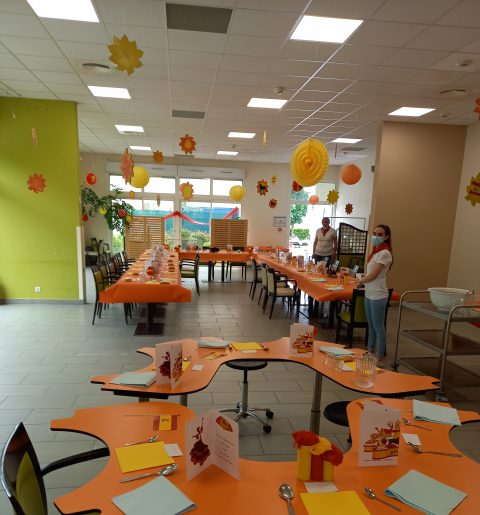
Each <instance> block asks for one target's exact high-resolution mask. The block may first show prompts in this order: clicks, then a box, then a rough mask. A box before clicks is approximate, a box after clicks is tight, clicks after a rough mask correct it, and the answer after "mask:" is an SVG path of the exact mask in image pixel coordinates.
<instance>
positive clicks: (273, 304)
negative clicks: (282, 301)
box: [268, 295, 277, 318]
mask: <svg viewBox="0 0 480 515" xmlns="http://www.w3.org/2000/svg"><path fill="white" fill-rule="evenodd" d="M276 300H277V297H275V295H274V296H272V307H271V308H270V316H269V317H268V318H272V314H273V308H274V307H275V301H276Z"/></svg>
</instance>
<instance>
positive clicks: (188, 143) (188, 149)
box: [179, 134, 197, 154]
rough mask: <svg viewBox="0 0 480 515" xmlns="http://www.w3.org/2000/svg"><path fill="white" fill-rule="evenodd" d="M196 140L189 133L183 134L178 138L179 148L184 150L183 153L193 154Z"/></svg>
mask: <svg viewBox="0 0 480 515" xmlns="http://www.w3.org/2000/svg"><path fill="white" fill-rule="evenodd" d="M196 144H197V143H196V141H195V140H194V139H193V137H192V136H190V135H189V134H185V136H183V137H181V138H180V143H179V145H180V148H181V149H182V150H183V151H184V152H185V154H193V152H194V151H195V150H196Z"/></svg>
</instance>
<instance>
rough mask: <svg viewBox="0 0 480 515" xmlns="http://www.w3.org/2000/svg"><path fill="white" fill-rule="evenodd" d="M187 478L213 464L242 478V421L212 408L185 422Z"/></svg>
mask: <svg viewBox="0 0 480 515" xmlns="http://www.w3.org/2000/svg"><path fill="white" fill-rule="evenodd" d="M185 448H186V452H185V456H186V460H185V461H186V463H187V479H188V480H189V481H190V480H191V479H193V478H194V477H195V476H197V475H198V474H200V472H202V471H204V470H205V469H206V468H207V467H209V466H210V465H217V467H219V468H221V469H222V470H224V471H225V472H227V474H230V475H231V476H232V477H234V478H235V479H239V445H238V424H237V423H236V422H234V421H233V420H232V419H230V418H228V417H225V416H223V415H222V414H221V413H220V412H219V411H217V410H210V411H208V412H207V413H204V414H203V415H199V416H198V417H196V418H194V419H193V420H189V421H188V422H187V423H186V424H185Z"/></svg>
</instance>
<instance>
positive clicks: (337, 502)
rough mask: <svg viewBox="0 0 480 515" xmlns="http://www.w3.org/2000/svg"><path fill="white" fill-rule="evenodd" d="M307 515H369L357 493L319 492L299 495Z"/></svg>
mask: <svg viewBox="0 0 480 515" xmlns="http://www.w3.org/2000/svg"><path fill="white" fill-rule="evenodd" d="M300 496H301V497H302V501H303V504H304V505H305V508H306V509H307V512H308V515H320V514H322V513H328V515H345V514H346V513H348V515H369V514H370V512H369V511H368V510H367V508H365V505H364V504H363V502H362V500H361V499H360V497H358V494H357V492H354V491H347V492H321V493H316V494H300Z"/></svg>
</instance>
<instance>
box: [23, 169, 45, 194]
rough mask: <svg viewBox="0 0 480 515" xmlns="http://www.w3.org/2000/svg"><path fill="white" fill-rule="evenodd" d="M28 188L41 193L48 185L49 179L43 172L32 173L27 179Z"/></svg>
mask: <svg viewBox="0 0 480 515" xmlns="http://www.w3.org/2000/svg"><path fill="white" fill-rule="evenodd" d="M27 184H28V189H29V190H31V191H33V192H35V193H39V192H42V191H43V190H44V189H45V188H46V187H47V181H46V179H45V177H44V176H43V175H42V174H38V173H34V174H33V175H30V177H29V178H28V181H27Z"/></svg>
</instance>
